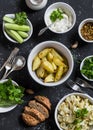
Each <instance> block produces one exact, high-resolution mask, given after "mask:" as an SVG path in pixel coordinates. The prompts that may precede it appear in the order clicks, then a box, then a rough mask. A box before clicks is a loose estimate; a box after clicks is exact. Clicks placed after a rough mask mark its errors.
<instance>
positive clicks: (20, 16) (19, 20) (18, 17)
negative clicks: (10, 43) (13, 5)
mask: <svg viewBox="0 0 93 130" xmlns="http://www.w3.org/2000/svg"><path fill="white" fill-rule="evenodd" d="M26 20H27V14H26V12H19V13H16V14H15V18H14V22H15V23H16V24H19V25H25V24H26Z"/></svg>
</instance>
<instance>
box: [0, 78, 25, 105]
mask: <svg viewBox="0 0 93 130" xmlns="http://www.w3.org/2000/svg"><path fill="white" fill-rule="evenodd" d="M23 96H24V88H23V87H21V86H16V85H15V84H14V83H12V80H11V79H8V80H7V81H6V82H4V83H0V107H7V106H11V105H14V104H20V103H22V102H23V100H22V97H23Z"/></svg>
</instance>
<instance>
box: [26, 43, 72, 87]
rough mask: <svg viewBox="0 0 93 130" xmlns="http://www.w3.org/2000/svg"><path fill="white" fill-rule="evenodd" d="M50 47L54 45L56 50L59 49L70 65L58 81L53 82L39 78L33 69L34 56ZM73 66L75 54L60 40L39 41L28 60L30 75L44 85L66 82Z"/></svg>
mask: <svg viewBox="0 0 93 130" xmlns="http://www.w3.org/2000/svg"><path fill="white" fill-rule="evenodd" d="M49 47H52V48H54V49H55V50H57V51H58V52H59V53H60V54H62V55H63V56H65V57H66V59H67V61H68V66H69V69H68V71H67V73H66V74H65V75H64V76H63V77H62V78H61V79H60V80H59V81H58V82H51V83H44V82H43V81H42V80H41V79H39V78H38V77H37V75H36V73H35V72H34V71H32V62H33V59H34V57H35V56H36V55H37V54H38V53H39V52H40V51H41V50H43V49H44V48H49ZM73 66H74V62H73V56H72V54H71V52H70V50H69V49H68V48H67V47H66V46H65V45H63V44H62V43H60V42H57V41H45V42H42V43H39V44H38V45H37V46H35V47H34V48H33V49H32V50H31V52H30V54H29V56H28V61H27V67H28V71H29V74H30V76H31V77H32V78H33V79H34V80H35V81H36V82H37V83H39V84H41V85H43V86H49V87H50V86H57V85H59V84H62V83H64V82H65V81H66V80H67V79H68V78H69V76H70V75H71V73H72V70H73Z"/></svg>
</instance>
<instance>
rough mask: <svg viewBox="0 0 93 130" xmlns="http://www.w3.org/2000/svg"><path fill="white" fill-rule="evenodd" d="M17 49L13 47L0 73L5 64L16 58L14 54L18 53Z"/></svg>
mask: <svg viewBox="0 0 93 130" xmlns="http://www.w3.org/2000/svg"><path fill="white" fill-rule="evenodd" d="M18 51H19V48H17V47H15V48H14V49H13V50H12V52H11V53H10V55H9V57H8V59H7V60H6V61H5V62H4V64H3V65H2V67H1V68H0V71H1V70H2V69H3V68H4V67H5V65H6V63H7V62H9V61H10V60H11V59H12V58H13V57H15V56H16V54H17V53H18Z"/></svg>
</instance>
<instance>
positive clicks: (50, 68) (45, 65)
mask: <svg viewBox="0 0 93 130" xmlns="http://www.w3.org/2000/svg"><path fill="white" fill-rule="evenodd" d="M42 67H43V68H44V69H45V70H47V71H48V72H49V73H53V72H54V68H53V66H52V64H51V63H50V62H49V61H44V62H42Z"/></svg>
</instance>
